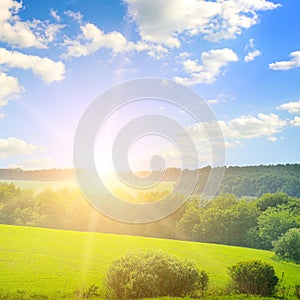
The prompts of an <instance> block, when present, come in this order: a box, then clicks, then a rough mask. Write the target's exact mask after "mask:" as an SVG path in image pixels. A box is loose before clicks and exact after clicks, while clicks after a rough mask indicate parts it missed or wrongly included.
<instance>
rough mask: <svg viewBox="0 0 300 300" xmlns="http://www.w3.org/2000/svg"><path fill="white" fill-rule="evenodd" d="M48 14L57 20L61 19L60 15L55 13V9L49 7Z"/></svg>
mask: <svg viewBox="0 0 300 300" xmlns="http://www.w3.org/2000/svg"><path fill="white" fill-rule="evenodd" d="M50 16H51V17H52V18H54V19H55V20H56V21H57V22H60V21H61V17H60V16H59V15H58V14H57V11H56V10H54V9H50Z"/></svg>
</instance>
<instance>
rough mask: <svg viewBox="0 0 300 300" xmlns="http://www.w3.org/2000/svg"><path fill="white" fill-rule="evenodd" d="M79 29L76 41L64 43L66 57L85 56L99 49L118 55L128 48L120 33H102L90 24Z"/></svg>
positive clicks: (68, 40)
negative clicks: (79, 32) (79, 33)
mask: <svg viewBox="0 0 300 300" xmlns="http://www.w3.org/2000/svg"><path fill="white" fill-rule="evenodd" d="M80 29H81V31H82V34H81V35H80V36H79V37H78V38H77V39H76V40H70V39H67V40H65V42H64V44H65V46H66V47H67V54H66V56H67V57H80V56H87V55H89V54H92V53H95V52H96V51H98V50H99V49H100V48H109V49H111V50H112V51H113V52H115V53H118V52H121V51H124V50H125V49H126V48H127V46H128V43H127V40H126V38H125V37H124V36H123V35H122V34H121V33H120V32H117V31H112V32H110V33H104V32H103V31H102V30H101V29H99V28H98V27H97V26H95V25H94V24H91V23H87V24H85V25H83V26H80Z"/></svg>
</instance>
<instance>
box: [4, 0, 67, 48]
mask: <svg viewBox="0 0 300 300" xmlns="http://www.w3.org/2000/svg"><path fill="white" fill-rule="evenodd" d="M22 8H23V4H22V2H21V1H20V2H19V1H15V0H1V1H0V41H2V42H5V43H8V44H9V45H13V46H17V47H20V48H29V47H36V48H47V45H48V44H49V43H50V42H52V41H53V40H54V38H55V35H56V33H57V32H58V31H59V30H60V29H61V28H62V27H63V26H61V25H58V24H50V23H49V21H40V20H36V19H35V20H33V21H22V20H21V19H20V17H19V16H18V13H19V11H20V10H21V9H22Z"/></svg>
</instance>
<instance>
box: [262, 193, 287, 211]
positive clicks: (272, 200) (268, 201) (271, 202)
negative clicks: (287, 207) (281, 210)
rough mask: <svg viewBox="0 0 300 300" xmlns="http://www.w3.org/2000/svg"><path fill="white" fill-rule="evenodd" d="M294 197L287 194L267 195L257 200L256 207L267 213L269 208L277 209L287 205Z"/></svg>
mask: <svg viewBox="0 0 300 300" xmlns="http://www.w3.org/2000/svg"><path fill="white" fill-rule="evenodd" d="M291 199H292V197H290V196H289V195H287V194H286V193H274V194H271V193H267V194H264V195H262V196H261V197H260V198H258V199H257V200H256V205H257V207H259V209H260V210H261V211H265V210H266V209H267V208H268V207H277V206H279V205H281V204H287V203H289V201H291Z"/></svg>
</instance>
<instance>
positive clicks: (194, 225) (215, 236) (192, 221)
mask: <svg viewBox="0 0 300 300" xmlns="http://www.w3.org/2000/svg"><path fill="white" fill-rule="evenodd" d="M257 216H258V209H257V207H256V206H255V205H254V204H253V203H250V202H246V201H244V200H238V199H237V198H236V197H235V196H234V195H230V194H224V195H220V196H218V197H216V198H215V199H213V200H212V201H211V203H209V204H208V205H207V206H206V207H205V208H200V207H197V205H196V204H195V203H193V204H191V205H189V206H188V207H187V209H186V210H185V212H184V213H183V216H182V218H181V219H180V221H179V222H178V229H179V230H180V231H181V232H183V233H184V234H185V236H188V235H190V236H191V237H192V239H194V240H196V241H200V242H208V243H220V244H229V245H238V246H244V245H246V241H245V234H246V232H247V231H248V230H249V229H250V228H252V227H255V226H256V224H257V222H256V220H257Z"/></svg>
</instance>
